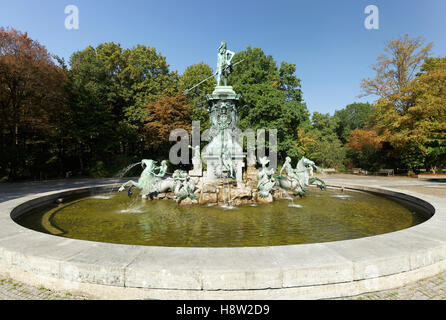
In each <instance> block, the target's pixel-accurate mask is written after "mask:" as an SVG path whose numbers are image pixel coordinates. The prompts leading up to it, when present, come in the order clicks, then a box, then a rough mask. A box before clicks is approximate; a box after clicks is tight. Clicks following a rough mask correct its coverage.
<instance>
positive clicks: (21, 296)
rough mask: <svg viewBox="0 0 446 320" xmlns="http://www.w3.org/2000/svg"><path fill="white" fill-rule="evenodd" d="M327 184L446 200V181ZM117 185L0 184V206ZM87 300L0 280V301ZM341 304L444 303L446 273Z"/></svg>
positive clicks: (337, 178) (331, 179) (339, 180)
mask: <svg viewBox="0 0 446 320" xmlns="http://www.w3.org/2000/svg"><path fill="white" fill-rule="evenodd" d="M321 178H323V179H325V180H326V182H327V183H328V184H336V185H342V184H344V183H345V184H353V183H354V184H364V185H368V184H371V183H373V184H374V185H379V186H382V187H386V188H393V189H395V190H402V191H404V190H410V191H415V192H419V193H423V194H433V195H435V196H439V197H444V198H446V181H438V180H432V181H430V180H418V179H413V178H406V177H375V176H354V175H341V174H339V175H329V176H321ZM117 182H120V181H119V180H116V179H67V180H53V181H43V182H29V183H13V184H8V183H3V184H0V202H4V201H8V200H11V199H15V198H18V197H21V196H24V195H28V194H35V193H40V192H47V191H53V190H62V189H67V188H75V187H88V186H94V185H100V184H105V183H117ZM85 299H91V298H90V297H88V296H76V295H72V294H71V293H70V292H54V291H51V290H48V289H46V288H43V287H40V288H36V287H32V286H29V285H26V284H24V283H19V282H17V281H14V280H12V279H3V278H0V300H85ZM343 299H344V300H349V299H355V300H370V299H372V300H430V299H436V300H446V270H445V271H444V272H443V273H441V274H439V275H437V276H435V277H432V278H428V279H424V280H421V281H418V282H415V283H411V284H409V285H406V286H404V287H400V288H397V289H392V290H386V291H379V292H372V293H367V294H362V295H359V296H355V297H348V298H343Z"/></svg>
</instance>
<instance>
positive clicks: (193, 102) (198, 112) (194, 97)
mask: <svg viewBox="0 0 446 320" xmlns="http://www.w3.org/2000/svg"><path fill="white" fill-rule="evenodd" d="M212 75H213V71H212V68H211V67H210V66H209V65H208V64H205V63H203V62H200V63H198V64H194V65H191V66H189V67H187V68H186V70H185V71H184V73H183V74H182V75H181V76H180V78H179V87H180V89H181V90H183V92H184V91H185V90H188V89H190V88H192V87H193V86H195V85H196V84H198V83H200V82H201V81H203V80H205V79H207V78H209V77H210V76H212ZM216 84H217V81H216V80H215V78H214V77H212V78H210V79H209V80H207V81H205V82H203V83H202V84H201V85H200V86H198V87H197V88H195V89H193V90H192V91H191V92H189V93H188V94H187V96H188V98H189V101H190V106H191V118H192V120H193V121H200V129H201V130H202V131H203V130H205V129H208V128H209V113H208V111H207V109H206V104H207V100H206V95H208V94H211V93H212V91H213V90H214V88H215V85H216Z"/></svg>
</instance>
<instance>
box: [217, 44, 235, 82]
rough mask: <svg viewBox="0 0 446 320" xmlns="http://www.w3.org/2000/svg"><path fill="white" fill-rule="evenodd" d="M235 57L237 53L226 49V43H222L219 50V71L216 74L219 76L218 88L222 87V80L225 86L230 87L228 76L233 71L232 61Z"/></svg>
mask: <svg viewBox="0 0 446 320" xmlns="http://www.w3.org/2000/svg"><path fill="white" fill-rule="evenodd" d="M234 55H235V52H232V51H230V50H228V49H227V48H226V42H225V41H222V42H221V44H220V47H219V48H218V56H217V71H216V72H215V74H216V75H217V86H219V85H220V83H221V79H222V78H223V82H224V84H225V86H227V85H228V76H229V74H230V73H231V71H232V64H231V61H232V58H234Z"/></svg>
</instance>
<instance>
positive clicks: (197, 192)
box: [119, 42, 325, 208]
mask: <svg viewBox="0 0 446 320" xmlns="http://www.w3.org/2000/svg"><path fill="white" fill-rule="evenodd" d="M233 57H234V52H232V51H229V50H228V49H227V48H226V43H225V42H222V43H221V45H220V47H219V48H218V59H217V72H216V75H217V85H216V87H215V89H214V91H213V92H212V94H210V95H208V96H207V101H208V110H209V115H210V132H209V133H210V136H211V137H212V139H211V141H210V143H209V144H208V145H206V146H205V147H204V149H203V152H202V153H200V145H196V146H191V145H189V148H191V149H192V150H193V156H192V164H193V170H191V171H189V172H188V173H185V172H179V171H176V173H174V175H173V177H166V178H164V179H163V177H164V173H162V172H165V169H162V168H161V167H157V166H156V163H155V162H154V161H153V160H148V159H144V160H142V163H143V164H144V165H146V168H145V169H144V171H143V172H142V174H141V177H140V178H139V180H138V182H134V181H128V182H126V183H124V184H123V185H122V186H121V188H120V189H119V191H123V190H124V189H125V188H126V187H127V186H129V187H130V188H129V195H130V194H131V188H132V187H137V188H139V189H141V196H142V197H143V198H144V199H172V198H173V199H175V200H176V201H177V202H178V203H179V204H181V205H190V204H199V205H216V204H221V205H224V206H225V207H229V208H232V205H242V204H255V203H271V202H273V200H274V199H282V198H287V197H289V196H290V195H289V194H290V193H292V194H293V196H297V195H299V196H301V197H303V196H304V195H305V192H306V187H307V186H308V185H310V184H313V183H315V182H317V183H318V185H319V186H320V187H321V189H324V188H325V183H324V181H322V180H320V179H318V178H313V177H311V176H312V175H313V169H314V168H317V167H316V165H315V163H314V162H313V161H311V160H308V159H306V158H304V157H303V158H302V159H301V160H300V161H299V162H298V164H297V166H296V168H295V169H294V168H292V167H291V158H289V157H287V159H286V162H285V164H284V166H283V168H282V170H281V172H280V174H279V175H274V172H275V168H267V165H268V163H269V160H268V159H267V158H266V157H263V158H261V159H258V161H259V163H260V164H261V165H262V168H261V170H260V171H259V170H258V169H256V168H255V164H256V159H255V156H254V155H253V154H252V153H251V154H250V156H249V157H248V159H246V158H247V155H246V153H244V152H243V148H242V146H241V145H240V143H239V141H238V139H237V138H238V135H237V134H236V133H237V132H238V130H239V129H238V127H237V121H238V102H239V100H240V98H241V96H240V95H239V94H237V93H236V92H235V91H234V90H233V88H232V87H231V86H228V83H227V82H228V76H229V74H230V73H231V71H232V69H233V67H234V66H235V65H236V64H237V63H235V64H234V63H233V62H232V59H233ZM242 61H243V60H242ZM240 62H241V61H239V62H238V63H240ZM201 83H203V81H202V82H200V83H198V84H197V85H195V86H193V87H192V88H195V87H197V86H198V85H200V84H201ZM222 84H223V85H222ZM192 88H191V89H192ZM191 89H189V90H186V93H187V92H190V90H191ZM202 159H203V160H202ZM245 160H247V162H248V168H247V170H244V166H245ZM202 161H204V163H205V164H206V168H207V170H206V171H203V164H202ZM284 169H285V172H286V175H283V174H282V172H283V170H284ZM156 171H158V173H157V172H156ZM166 193H170V194H169V196H166Z"/></svg>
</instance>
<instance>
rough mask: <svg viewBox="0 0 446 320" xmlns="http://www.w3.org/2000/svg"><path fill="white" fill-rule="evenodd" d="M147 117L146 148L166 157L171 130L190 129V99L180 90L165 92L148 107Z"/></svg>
mask: <svg viewBox="0 0 446 320" xmlns="http://www.w3.org/2000/svg"><path fill="white" fill-rule="evenodd" d="M146 113H147V115H148V116H147V118H146V121H145V125H144V130H143V132H144V138H145V143H146V148H147V149H148V151H150V152H151V154H152V155H157V156H158V157H163V156H164V157H165V156H166V155H168V154H169V148H170V145H171V144H170V142H169V136H170V132H171V131H172V130H174V129H185V130H187V131H190V130H191V129H192V127H191V118H190V116H191V108H190V106H189V101H188V99H187V98H186V97H185V96H184V95H183V93H182V92H181V91H180V92H178V93H176V94H174V95H171V96H170V95H168V94H167V93H165V95H164V96H161V97H160V98H158V99H157V100H155V101H153V102H149V103H148V104H147V107H146Z"/></svg>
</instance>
